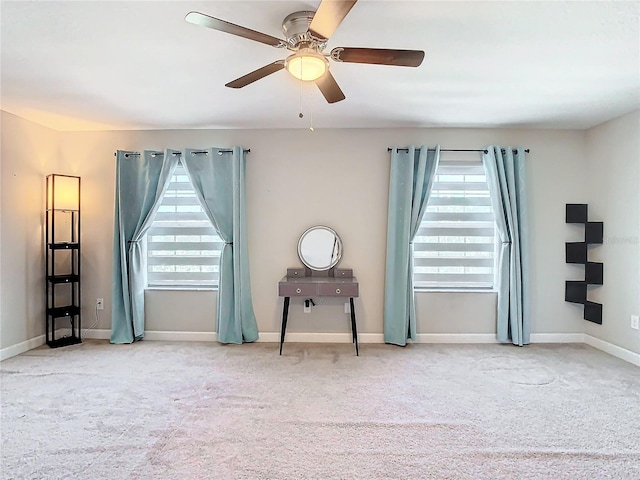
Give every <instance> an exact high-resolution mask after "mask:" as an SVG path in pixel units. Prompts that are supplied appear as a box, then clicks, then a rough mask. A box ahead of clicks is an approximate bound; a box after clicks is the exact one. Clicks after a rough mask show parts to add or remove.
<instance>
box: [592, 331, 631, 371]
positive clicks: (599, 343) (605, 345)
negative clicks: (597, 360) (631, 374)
mask: <svg viewBox="0 0 640 480" xmlns="http://www.w3.org/2000/svg"><path fill="white" fill-rule="evenodd" d="M583 337H584V340H583V341H584V343H586V344H587V345H590V346H592V347H594V348H597V349H598V350H602V351H603V352H605V353H608V354H609V355H613V356H614V357H618V358H620V359H621V360H624V361H626V362H629V363H631V364H633V365H635V366H636V367H640V353H635V352H632V351H631V350H627V349H626V348H622V347H619V346H617V345H614V344H613V343H609V342H605V341H604V340H600V339H599V338H596V337H592V336H591V335H588V334H586V333H585V334H584V335H583Z"/></svg>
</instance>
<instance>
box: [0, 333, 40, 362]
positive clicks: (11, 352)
mask: <svg viewBox="0 0 640 480" xmlns="http://www.w3.org/2000/svg"><path fill="white" fill-rule="evenodd" d="M44 343H45V340H44V335H40V336H38V337H33V338H32V339H30V340H26V341H24V342H20V343H16V344H15V345H11V346H10V347H6V348H3V349H2V350H0V361H2V360H6V359H7V358H11V357H15V356H16V355H20V354H21V353H24V352H28V351H29V350H33V349H34V348H38V347H39V346H40V345H44Z"/></svg>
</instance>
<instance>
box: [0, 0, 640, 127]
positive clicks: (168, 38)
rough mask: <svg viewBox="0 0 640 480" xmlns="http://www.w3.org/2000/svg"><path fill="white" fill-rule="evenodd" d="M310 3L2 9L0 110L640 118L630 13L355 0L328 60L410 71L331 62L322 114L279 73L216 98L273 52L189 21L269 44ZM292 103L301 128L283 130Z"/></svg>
mask: <svg viewBox="0 0 640 480" xmlns="http://www.w3.org/2000/svg"><path fill="white" fill-rule="evenodd" d="M318 4H319V1H318V0H315V1H253V2H247V1H185V0H183V1H171V2H168V1H91V2H90V1H51V2H49V1H34V2H28V1H4V0H3V1H2V2H1V4H0V8H1V10H0V14H1V22H2V23H1V40H2V45H1V64H0V66H1V75H2V77H1V78H2V84H1V87H2V89H1V99H2V109H3V110H5V111H8V112H10V113H14V114H16V115H19V116H21V117H25V118H27V119H30V120H32V121H35V122H37V123H41V124H43V125H47V126H49V127H51V128H54V129H56V130H61V131H63V130H104V129H169V128H170V129H174V128H175V129H194V128H234V129H235V128H237V129H243V128H308V127H309V124H310V122H311V120H313V124H314V127H317V128H323V127H324V128H370V127H436V126H437V127H476V126H483V127H497V126H509V127H535V128H588V127H591V126H594V125H597V124H599V123H602V122H604V121H606V120H609V119H611V118H615V117H617V116H619V115H622V114H624V113H627V112H629V111H632V110H635V109H637V108H640V2H637V1H635V2H623V1H607V2H605V1H596V2H585V1H583V2H565V1H543V2H521V1H512V2H486V1H472V2H457V1H436V2H434V1H375V0H360V1H359V2H358V3H357V4H356V5H355V6H354V7H353V9H352V10H351V12H350V13H349V15H348V16H347V17H346V19H345V20H344V22H343V23H342V25H341V26H340V27H339V28H338V30H337V31H336V33H335V34H334V36H333V37H332V38H331V39H330V41H329V43H328V46H327V49H326V51H328V50H330V49H331V48H333V47H336V46H343V47H376V48H399V49H416V50H424V51H425V52H426V57H425V61H424V62H423V64H422V66H420V67H418V68H407V67H389V66H375V65H361V64H347V63H335V62H333V63H331V71H332V72H333V75H334V76H335V78H336V80H337V81H338V83H339V85H340V86H341V88H342V90H343V91H344V93H345V95H346V97H347V98H346V100H344V101H342V102H339V103H336V104H333V105H329V104H327V103H326V102H325V100H324V98H323V97H322V95H321V93H320V92H319V90H318V89H317V88H316V87H315V85H313V84H305V85H304V86H303V87H302V88H301V85H300V84H299V82H297V81H295V80H294V79H293V78H292V77H290V75H289V74H288V73H287V72H286V71H280V72H278V73H275V74H273V75H271V76H268V77H266V78H264V79H262V80H260V81H258V82H256V83H254V84H251V85H249V86H247V87H245V88H243V89H239V90H233V89H229V88H226V87H225V86H224V84H225V83H227V82H229V81H231V80H233V79H235V78H237V77H240V76H242V75H244V74H245V73H248V72H250V71H252V70H255V69H257V68H259V67H261V66H263V65H266V64H267V63H271V62H273V61H274V60H277V59H281V58H284V57H285V56H286V54H287V52H286V51H285V50H282V49H276V48H273V47H270V46H267V45H264V44H261V43H257V42H253V41H250V40H246V39H244V38H240V37H236V36H233V35H229V34H226V33H222V32H218V31H215V30H211V29H207V28H203V27H199V26H195V25H193V24H190V23H187V22H186V21H185V20H184V16H185V14H186V13H188V12H189V11H191V10H195V11H200V12H202V13H206V14H208V15H211V16H214V17H218V18H222V19H224V20H227V21H229V22H232V23H236V24H240V25H243V26H246V27H249V28H252V29H254V30H258V31H261V32H264V33H267V34H270V35H273V36H276V37H282V36H283V35H282V33H281V24H282V20H283V19H284V17H285V16H287V15H288V14H289V13H292V12H294V11H298V10H315V9H316V8H317V5H318ZM301 104H302V111H303V112H304V114H305V116H304V118H303V119H300V118H299V117H298V113H299V112H300V109H301Z"/></svg>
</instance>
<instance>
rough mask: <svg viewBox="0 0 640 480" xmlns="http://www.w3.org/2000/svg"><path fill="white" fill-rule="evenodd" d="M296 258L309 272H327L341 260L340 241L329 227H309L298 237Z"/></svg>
mask: <svg viewBox="0 0 640 480" xmlns="http://www.w3.org/2000/svg"><path fill="white" fill-rule="evenodd" d="M298 256H299V257H300V261H301V262H302V263H304V264H305V265H306V266H307V267H309V268H310V269H311V270H318V271H323V270H329V269H330V268H333V267H335V266H336V265H337V264H338V262H339V261H340V258H342V240H340V237H339V236H338V234H337V233H336V232H334V231H333V230H331V229H330V228H329V227H323V226H317V227H311V228H310V229H308V230H307V231H306V232H304V233H303V234H302V235H301V236H300V240H299V241H298Z"/></svg>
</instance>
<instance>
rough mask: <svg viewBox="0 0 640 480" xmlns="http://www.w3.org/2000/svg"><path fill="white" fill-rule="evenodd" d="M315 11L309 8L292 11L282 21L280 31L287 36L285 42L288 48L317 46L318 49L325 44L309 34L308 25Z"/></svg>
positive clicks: (320, 49)
mask: <svg viewBox="0 0 640 480" xmlns="http://www.w3.org/2000/svg"><path fill="white" fill-rule="evenodd" d="M315 13H316V12H312V11H310V10H304V11H301V12H294V13H292V14H290V15H287V17H286V18H285V19H284V20H283V21H282V33H284V36H285V37H286V38H287V43H288V44H289V45H290V48H291V49H293V50H297V49H298V48H300V47H311V48H314V47H317V48H316V49H317V50H318V51H322V49H323V48H324V47H325V46H326V41H325V42H319V41H318V39H315V38H313V37H311V35H309V25H311V20H313V16H314V15H315Z"/></svg>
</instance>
